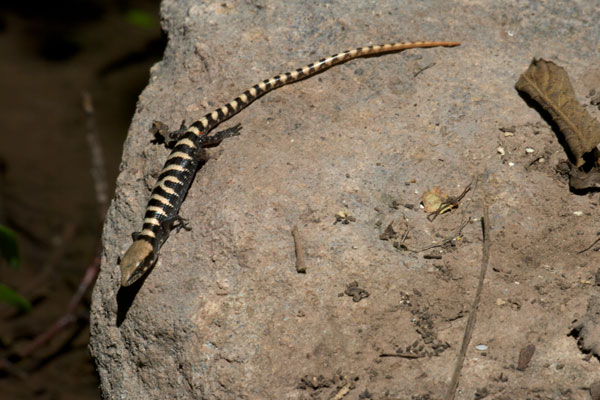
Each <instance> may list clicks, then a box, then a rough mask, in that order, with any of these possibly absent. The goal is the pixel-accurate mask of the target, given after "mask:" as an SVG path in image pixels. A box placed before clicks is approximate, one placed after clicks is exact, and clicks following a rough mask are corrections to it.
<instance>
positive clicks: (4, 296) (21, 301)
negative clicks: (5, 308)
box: [0, 283, 31, 311]
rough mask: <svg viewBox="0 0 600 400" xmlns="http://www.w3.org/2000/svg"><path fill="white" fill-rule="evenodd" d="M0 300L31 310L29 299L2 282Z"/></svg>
mask: <svg viewBox="0 0 600 400" xmlns="http://www.w3.org/2000/svg"><path fill="white" fill-rule="evenodd" d="M0 301H1V302H4V303H8V304H10V305H11V306H14V307H16V308H18V309H19V310H22V311H30V310H31V303H30V302H29V300H27V299H26V298H25V297H23V296H21V295H20V294H19V293H17V292H15V291H14V290H12V289H11V288H9V287H8V286H6V285H4V284H2V283H0Z"/></svg>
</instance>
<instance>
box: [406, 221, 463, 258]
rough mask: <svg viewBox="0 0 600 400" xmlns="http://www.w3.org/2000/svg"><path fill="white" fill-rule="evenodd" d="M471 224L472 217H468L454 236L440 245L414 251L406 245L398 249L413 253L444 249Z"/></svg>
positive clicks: (447, 238)
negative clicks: (438, 248) (437, 248)
mask: <svg viewBox="0 0 600 400" xmlns="http://www.w3.org/2000/svg"><path fill="white" fill-rule="evenodd" d="M469 222H471V217H468V218H467V219H466V220H465V221H463V222H462V223H461V224H460V226H459V227H458V229H457V230H456V232H455V233H454V234H452V235H450V236H448V237H446V238H444V240H442V241H441V242H440V243H435V244H430V245H429V246H425V247H422V248H420V249H412V248H410V247H408V246H406V245H404V244H399V245H398V247H399V248H400V249H401V250H407V251H411V252H413V253H420V252H422V251H426V250H430V249H434V248H436V247H444V246H445V245H446V244H448V243H450V242H452V241H453V240H454V239H456V238H457V237H459V236H460V234H461V233H462V230H463V229H464V228H465V226H467V225H468V224H469Z"/></svg>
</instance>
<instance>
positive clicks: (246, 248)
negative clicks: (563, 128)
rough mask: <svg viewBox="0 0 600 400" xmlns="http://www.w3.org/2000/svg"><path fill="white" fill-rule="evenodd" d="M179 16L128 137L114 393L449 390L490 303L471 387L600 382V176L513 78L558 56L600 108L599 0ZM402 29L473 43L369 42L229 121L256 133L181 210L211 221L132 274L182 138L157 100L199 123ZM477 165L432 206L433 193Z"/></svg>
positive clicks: (234, 395) (114, 268) (511, 395)
mask: <svg viewBox="0 0 600 400" xmlns="http://www.w3.org/2000/svg"><path fill="white" fill-rule="evenodd" d="M163 18H164V19H163V24H164V25H163V26H164V27H165V29H166V30H167V31H168V32H169V34H170V42H169V46H168V47H167V51H166V52H165V56H164V58H163V61H162V62H161V63H160V64H158V65H157V66H156V67H155V68H153V69H152V77H151V84H150V85H149V86H148V87H147V88H146V89H145V90H144V93H143V94H142V95H141V97H140V101H139V103H138V109H137V113H136V115H135V117H134V119H133V123H132V125H131V128H130V132H129V136H128V138H127V141H126V143H125V147H124V154H123V163H122V173H121V174H120V175H119V178H118V182H117V190H116V196H115V201H114V202H113V204H112V207H111V209H110V211H109V218H108V219H107V224H106V228H105V232H104V242H103V243H104V251H105V253H104V254H103V262H102V272H101V274H100V275H99V278H98V282H97V285H96V287H95V290H94V295H93V302H92V303H93V304H92V319H91V321H92V323H91V329H92V338H91V344H90V347H91V350H92V354H93V356H94V357H95V359H96V362H97V366H98V370H99V372H100V377H101V386H102V391H103V394H104V395H105V396H106V397H107V398H128V399H146V398H202V399H271V398H273V399H275V398H277V399H284V398H285V399H332V398H337V399H341V398H344V399H413V400H417V399H421V400H425V399H441V398H444V397H445V394H446V392H447V391H448V389H449V387H450V382H451V377H452V374H453V371H454V369H455V365H456V363H457V359H458V354H459V351H460V349H461V344H462V340H463V336H464V332H465V329H466V327H467V320H468V319H469V317H470V316H471V315H473V313H474V312H475V311H477V315H476V319H475V325H474V330H473V337H472V340H471V341H470V343H469V344H468V346H467V347H466V358H465V360H464V362H463V363H462V365H463V368H462V372H461V375H460V380H459V386H458V390H457V392H456V398H457V399H482V398H490V399H589V398H591V396H592V395H594V393H595V392H594V391H595V390H596V389H595V388H596V387H597V386H598V385H597V383H596V382H597V381H598V380H599V379H600V372H599V370H598V367H599V361H598V357H597V355H594V353H595V350H596V349H597V348H598V343H599V342H598V340H597V338H598V329H597V325H598V318H597V316H596V312H597V308H596V306H595V305H596V304H597V301H594V298H595V296H598V295H599V294H600V289H599V286H598V281H597V280H596V277H597V276H598V265H597V259H598V251H599V249H598V247H597V246H592V247H591V248H590V249H589V250H587V251H582V250H584V249H585V248H586V247H588V246H589V245H590V244H591V243H592V242H594V241H595V240H596V239H597V237H598V229H597V228H596V225H597V224H596V223H595V222H594V221H597V220H598V217H597V216H596V214H597V209H598V205H599V197H598V193H597V192H592V193H588V194H583V195H582V194H575V193H571V192H570V191H569V187H568V182H567V181H566V179H565V178H564V176H563V175H562V174H561V172H560V171H561V168H560V163H561V162H563V161H564V160H565V159H566V158H567V157H566V155H565V152H564V149H563V148H562V147H561V145H560V142H559V140H558V139H557V132H554V131H553V130H552V128H551V127H550V125H549V124H548V122H547V121H545V120H544V119H543V118H542V117H541V116H540V115H539V114H538V113H537V112H536V111H535V110H534V109H532V108H531V107H530V106H529V105H528V104H527V103H526V102H525V101H523V99H522V98H521V97H520V96H519V95H518V93H517V92H516V91H515V89H514V84H515V82H516V81H517V79H518V76H519V75H520V74H521V73H522V72H523V71H525V69H526V68H527V66H528V65H529V62H530V61H531V59H532V58H533V57H544V58H546V59H550V60H553V61H554V62H556V63H557V64H559V65H561V66H562V67H564V68H565V69H566V70H567V71H568V72H569V74H570V75H571V78H572V82H573V86H574V88H575V92H576V93H577V95H578V97H579V99H580V101H581V102H582V103H583V104H584V105H585V107H586V110H588V111H589V112H590V113H591V114H592V115H593V116H594V117H595V118H600V110H598V107H596V106H595V105H594V104H593V99H594V92H598V90H600V73H599V72H598V70H597V67H596V65H597V54H596V51H595V50H596V48H597V43H598V39H599V37H600V35H599V32H598V25H597V21H598V20H599V18H600V10H599V9H598V8H597V7H595V6H592V5H590V4H588V3H571V2H561V1H556V2H544V3H537V2H518V3H511V4H505V3H502V4H501V3H496V2H478V3H474V2H454V3H451V5H449V3H447V2H441V1H439V2H438V1H432V2H427V3H421V2H418V3H417V2H415V3H407V4H404V3H403V4H402V5H399V4H397V3H395V2H377V6H376V7H375V6H374V5H371V4H367V3H362V2H348V3H342V2H336V1H333V2H326V3H319V4H316V3H314V4H313V3H310V4H308V5H307V3H306V2H299V1H298V2H296V1H289V2H286V3H285V5H282V4H280V3H278V2H269V1H267V2H261V3H260V4H258V3H253V2H226V3H218V2H216V3H202V4H200V3H196V2H191V1H190V2H186V1H176V2H175V1H165V2H164V3H163ZM207 32H210V34H207ZM399 37H401V38H405V39H407V40H410V39H412V40H427V39H442V40H458V41H461V42H462V45H461V47H457V48H436V49H429V50H424V49H415V50H411V51H406V52H402V53H399V54H393V55H386V56H382V57H371V58H367V59H360V60H356V61H352V62H349V63H347V64H344V65H342V66H339V67H336V68H333V69H331V70H329V71H326V72H324V73H323V74H320V75H319V76H318V77H315V78H312V79H308V80H306V81H303V82H301V83H298V84H295V85H293V86H289V87H285V88H282V89H279V90H278V91H276V92H274V93H271V94H269V95H267V96H265V97H264V99H261V100H259V101H257V102H256V103H255V104H253V105H252V106H251V109H248V110H246V111H244V112H243V113H242V114H240V115H238V116H236V117H234V118H233V119H232V120H231V121H230V122H228V123H227V124H224V126H223V127H227V126H229V124H231V125H233V124H236V123H238V122H241V123H242V125H243V131H242V135H240V136H239V137H236V138H231V139H227V140H226V141H224V142H223V143H222V144H221V145H220V146H219V147H218V148H216V149H212V150H211V151H210V155H211V158H210V159H209V161H208V162H207V163H206V164H205V165H204V167H203V168H202V169H201V170H200V171H199V172H198V174H197V176H196V179H195V182H194V184H193V185H192V188H191V189H190V192H189V193H188V195H187V198H186V200H185V202H184V204H183V207H182V210H181V214H182V215H183V216H184V217H186V218H189V221H190V227H191V228H192V230H191V231H190V232H184V231H181V232H179V233H173V234H172V235H171V237H170V238H169V240H168V241H167V242H166V244H165V245H164V246H163V248H162V249H161V252H160V256H159V261H158V263H157V264H156V266H155V267H154V269H153V270H152V271H151V273H150V274H149V275H147V276H146V278H145V279H143V280H142V281H140V282H139V283H138V284H137V285H134V287H132V288H130V289H121V288H120V286H119V268H118V265H117V259H118V257H119V256H120V255H122V254H123V252H124V251H125V249H126V248H127V246H128V245H129V244H130V243H131V242H130V239H129V238H128V235H129V234H130V232H132V231H135V230H139V227H140V226H141V222H142V216H143V210H144V207H145V205H146V201H147V198H148V193H149V191H150V189H151V188H152V186H153V185H154V182H155V180H156V177H157V176H158V173H159V172H160V170H161V168H162V164H163V162H164V160H165V159H166V157H167V155H168V150H167V149H165V148H163V147H160V146H156V145H152V144H150V143H149V138H148V133H147V130H148V127H149V126H150V124H151V121H152V120H153V119H159V120H161V121H163V122H165V123H167V124H169V125H171V126H172V127H177V126H178V125H179V123H180V121H181V120H186V121H188V122H190V121H193V120H194V119H197V118H199V117H200V116H202V115H203V113H204V112H206V111H211V110H212V109H214V108H216V107H219V106H221V105H222V104H224V103H226V102H227V101H230V100H231V99H233V98H234V97H235V96H237V95H238V94H239V93H241V92H242V91H243V90H244V89H245V88H246V87H249V86H250V85H252V84H254V83H256V82H257V81H259V80H261V79H264V78H267V77H269V76H272V75H274V74H275V73H278V72H281V71H285V70H291V69H294V68H297V67H299V66H302V65H304V64H305V63H308V62H310V61H314V60H316V59H318V58H320V57H322V56H324V55H326V54H332V53H334V52H336V51H341V50H344V49H345V48H351V47H356V46H360V45H366V44H371V43H374V42H375V43H377V42H381V43H383V42H386V41H393V40H396V39H398V38H399ZM232 38H234V39H235V40H232ZM208 39H210V40H208ZM298 60H301V61H298ZM140 154H142V156H140ZM469 184H470V185H471V190H470V191H469V192H468V193H466V195H465V196H464V198H463V199H462V200H461V201H460V203H459V204H458V207H455V208H454V209H452V210H450V211H449V212H447V213H445V214H442V215H439V216H437V217H436V218H435V219H433V218H430V219H433V221H431V220H430V219H428V214H427V213H426V212H425V211H424V210H423V209H422V208H421V206H420V202H421V198H422V196H423V194H424V193H425V192H427V191H428V190H431V189H432V188H434V187H436V186H437V187H439V188H440V190H441V193H444V194H447V195H449V196H455V197H456V196H459V195H460V194H461V193H462V192H463V191H464V190H465V188H466V187H467V186H468V185H469ZM485 206H487V207H489V219H487V220H486V221H485V222H486V224H488V227H489V237H487V238H486V240H489V244H490V262H489V269H488V270H487V275H486V277H485V281H484V283H483V290H482V294H481V298H480V301H479V303H478V304H477V306H476V307H473V302H474V300H475V298H476V290H477V287H478V283H479V279H480V278H479V276H480V271H481V268H482V252H483V240H484V238H483V235H482V226H481V218H482V215H483V214H484V208H485ZM390 224H391V226H392V228H390V229H388V227H389V226H390ZM295 226H297V227H298V232H299V235H297V236H299V237H301V240H302V241H303V243H302V246H301V247H302V248H303V249H304V251H305V266H306V271H305V273H299V272H298V271H297V270H296V255H295V248H296V247H295V245H294V241H293V238H292V234H291V232H292V230H293V229H294V227H295ZM446 239H450V240H446ZM442 243H443V244H442ZM431 245H437V246H436V247H429V246H431ZM426 248H427V249H426ZM411 250H420V251H411Z"/></svg>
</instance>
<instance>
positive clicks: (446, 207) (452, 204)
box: [427, 183, 471, 222]
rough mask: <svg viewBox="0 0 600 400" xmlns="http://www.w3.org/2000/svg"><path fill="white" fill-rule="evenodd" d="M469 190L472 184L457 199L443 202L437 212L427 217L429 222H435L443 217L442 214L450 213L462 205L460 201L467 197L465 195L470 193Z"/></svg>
mask: <svg viewBox="0 0 600 400" xmlns="http://www.w3.org/2000/svg"><path fill="white" fill-rule="evenodd" d="M469 190H471V184H470V183H469V184H468V185H467V187H466V188H465V189H464V190H463V191H462V193H461V194H459V195H458V196H457V197H448V198H447V199H446V200H444V202H442V204H440V206H439V207H438V209H437V210H435V211H434V212H432V213H431V214H429V215H428V216H427V219H428V220H429V222H433V221H434V220H435V219H436V218H437V216H438V215H441V214H443V213H445V212H446V211H450V210H452V209H453V208H457V207H458V205H459V204H460V201H461V200H462V199H463V197H465V195H466V194H467V193H469Z"/></svg>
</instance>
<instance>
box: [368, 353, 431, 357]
mask: <svg viewBox="0 0 600 400" xmlns="http://www.w3.org/2000/svg"><path fill="white" fill-rule="evenodd" d="M379 357H400V358H422V357H424V356H423V355H421V354H415V353H382V354H380V355H379Z"/></svg>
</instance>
